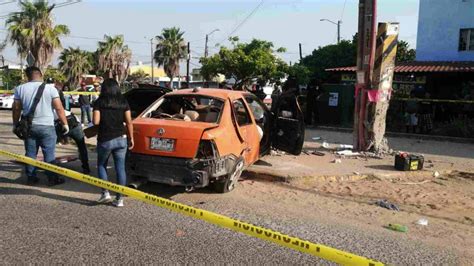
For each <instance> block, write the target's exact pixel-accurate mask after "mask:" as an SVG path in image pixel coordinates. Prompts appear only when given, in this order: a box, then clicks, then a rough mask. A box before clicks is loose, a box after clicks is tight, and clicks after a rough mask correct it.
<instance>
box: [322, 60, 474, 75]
mask: <svg viewBox="0 0 474 266" xmlns="http://www.w3.org/2000/svg"><path fill="white" fill-rule="evenodd" d="M326 71H335V72H355V71H356V67H355V66H353V67H337V68H328V69H326ZM395 72H397V73H406V72H474V61H457V62H441V61H412V62H403V63H399V64H397V65H396V66H395Z"/></svg>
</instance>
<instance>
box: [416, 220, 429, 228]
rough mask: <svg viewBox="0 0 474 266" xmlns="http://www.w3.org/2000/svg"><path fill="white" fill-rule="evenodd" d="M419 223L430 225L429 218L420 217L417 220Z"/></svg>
mask: <svg viewBox="0 0 474 266" xmlns="http://www.w3.org/2000/svg"><path fill="white" fill-rule="evenodd" d="M416 224H417V225H422V226H427V225H428V219H426V218H420V219H419V220H418V221H416Z"/></svg>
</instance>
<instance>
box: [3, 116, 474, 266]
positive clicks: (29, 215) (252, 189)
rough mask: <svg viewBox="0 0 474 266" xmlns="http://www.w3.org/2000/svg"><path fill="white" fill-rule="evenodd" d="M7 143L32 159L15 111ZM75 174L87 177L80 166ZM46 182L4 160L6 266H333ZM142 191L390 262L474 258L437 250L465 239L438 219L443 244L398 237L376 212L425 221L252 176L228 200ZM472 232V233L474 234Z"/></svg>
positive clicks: (421, 236) (416, 234)
mask: <svg viewBox="0 0 474 266" xmlns="http://www.w3.org/2000/svg"><path fill="white" fill-rule="evenodd" d="M0 135H1V136H2V137H1V138H0V149H4V150H8V151H12V152H17V153H20V154H22V153H23V152H24V151H23V147H22V144H21V142H20V141H19V140H17V139H16V138H15V136H14V135H13V134H12V133H11V125H10V111H6V110H2V111H0ZM90 152H91V157H92V158H95V155H94V151H93V150H91V151H90ZM59 154H75V146H72V145H66V146H61V147H59ZM94 163H95V160H92V164H94ZM67 167H70V168H72V169H75V170H79V169H80V167H79V164H78V163H77V162H73V163H69V164H68V165H67ZM95 173H96V171H95V167H94V170H93V175H94V174H95ZM41 177H43V176H41ZM44 180H45V178H42V183H41V184H40V185H38V186H34V187H33V186H26V185H25V184H24V183H25V178H24V177H23V176H22V167H21V166H20V165H18V164H17V163H14V162H12V161H11V160H9V159H8V158H4V157H2V158H0V235H1V236H2V237H1V238H0V250H2V252H1V253H0V264H26V263H40V264H48V263H58V264H60V263H68V264H76V263H94V264H95V263H120V264H124V263H140V264H144V263H166V264H188V263H196V264H205V263H206V264H209V263H213V264H222V263H232V264H323V263H325V262H324V261H322V260H319V259H317V258H314V257H312V256H309V255H305V254H301V253H298V252H296V251H292V250H290V249H287V248H283V247H279V246H277V245H275V244H271V243H267V242H265V241H263V240H259V239H255V238H251V237H248V236H246V235H243V234H240V233H235V232H232V231H229V230H227V229H222V228H219V227H217V226H214V225H210V224H207V223H205V222H202V221H198V220H193V219H191V218H188V217H184V216H181V215H179V214H175V213H171V212H169V211H167V210H164V209H160V208H158V207H155V206H151V205H147V204H145V203H142V202H140V201H137V200H134V199H130V198H126V200H125V207H124V208H121V209H119V208H114V207H112V206H109V205H97V204H96V203H95V200H97V199H98V197H99V189H98V188H94V187H92V186H89V185H86V184H82V183H79V182H77V181H74V180H69V179H68V180H67V183H65V184H63V185H60V186H56V187H52V188H49V187H46V186H45V185H44V183H45V182H44ZM141 189H142V190H144V191H146V192H149V193H153V194H156V195H158V196H162V197H166V198H170V199H172V200H175V201H177V202H182V203H185V204H189V205H192V206H195V207H199V208H203V209H206V210H210V211H214V212H217V213H220V214H223V215H227V216H230V217H233V218H237V219H240V220H243V221H247V222H250V223H254V224H256V225H260V226H263V227H267V228H270V229H274V230H278V231H280V232H283V233H287V234H290V235H293V236H297V237H300V238H304V239H308V240H310V241H312V242H316V243H321V244H324V245H328V246H331V247H334V248H339V249H342V250H345V251H348V252H353V253H356V254H358V255H362V256H366V257H370V258H373V259H377V260H380V261H382V262H384V263H390V264H401V265H408V264H458V263H460V262H461V263H466V261H467V258H466V256H470V255H469V254H467V255H466V254H461V253H460V252H458V251H456V250H454V249H453V248H452V247H450V246H445V247H443V246H442V245H435V244H432V243H434V241H431V240H432V239H433V238H449V237H455V238H457V237H459V239H458V241H463V239H462V238H461V236H462V235H463V233H462V232H457V233H453V232H451V233H449V232H450V231H449V230H450V228H451V227H450V225H448V223H447V222H446V220H443V219H438V218H432V219H431V218H430V223H432V226H433V227H443V226H445V227H446V230H445V231H444V234H445V235H439V236H435V235H433V234H431V233H429V230H430V227H427V228H426V229H424V228H422V229H419V228H415V226H412V225H410V230H411V231H410V233H408V234H403V233H398V232H393V231H389V230H386V229H385V228H383V227H382V226H381V224H380V223H381V221H380V219H376V218H374V219H373V220H372V219H370V217H373V216H372V215H373V214H374V213H375V214H377V215H380V216H383V217H389V219H393V220H396V219H397V217H400V216H402V215H405V216H409V217H410V218H413V219H415V217H418V215H415V214H413V213H404V212H400V213H395V212H392V211H389V210H385V209H382V208H379V207H377V206H373V205H367V204H364V203H359V202H357V201H356V200H354V201H353V200H347V199H344V198H340V197H337V196H334V195H326V194H323V193H318V192H314V191H306V190H301V189H294V188H291V187H288V186H285V185H282V184H279V183H270V182H264V181H257V180H253V179H245V176H244V179H243V180H242V181H241V182H240V184H239V186H238V188H237V189H236V190H235V191H233V192H231V193H228V194H215V193H213V192H212V191H211V190H207V189H203V190H198V191H195V192H192V193H185V192H184V190H183V189H180V188H173V187H169V186H164V185H157V184H148V185H145V186H142V187H141ZM345 209H352V210H360V213H361V214H360V216H359V217H357V216H353V217H349V216H347V215H346V214H345V211H344V210H345ZM369 214H370V215H369ZM430 226H431V224H430ZM463 226H464V225H463ZM412 228H413V229H412ZM463 228H465V230H466V231H467V230H471V231H470V232H472V228H471V229H468V228H470V226H467V225H466V226H464V227H463ZM463 230H464V229H463Z"/></svg>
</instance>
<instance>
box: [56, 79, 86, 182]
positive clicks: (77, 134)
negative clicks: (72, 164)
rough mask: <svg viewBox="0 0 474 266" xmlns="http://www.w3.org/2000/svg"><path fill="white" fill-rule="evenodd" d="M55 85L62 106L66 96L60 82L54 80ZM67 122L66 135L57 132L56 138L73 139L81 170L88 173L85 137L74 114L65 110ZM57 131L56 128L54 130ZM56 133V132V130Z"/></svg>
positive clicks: (65, 140) (64, 104)
mask: <svg viewBox="0 0 474 266" xmlns="http://www.w3.org/2000/svg"><path fill="white" fill-rule="evenodd" d="M55 87H56V89H57V90H58V93H59V99H60V100H61V103H62V104H63V106H66V98H65V97H64V93H63V90H62V89H63V84H62V83H61V82H56V83H55ZM65 113H66V118H67V123H68V125H69V133H68V134H66V135H62V134H61V135H60V134H58V140H59V141H61V140H62V141H64V142H65V143H67V142H68V141H67V138H68V137H70V138H72V139H73V140H74V142H75V143H76V145H77V149H78V151H79V159H80V160H81V163H82V172H83V173H84V174H89V173H90V172H91V170H90V167H89V156H88V152H87V146H86V139H85V138H84V132H82V127H81V126H80V124H79V122H78V121H77V119H76V116H75V115H74V114H72V113H71V112H70V111H68V110H65ZM58 123H59V121H55V124H58ZM56 131H58V130H56ZM57 133H58V132H57Z"/></svg>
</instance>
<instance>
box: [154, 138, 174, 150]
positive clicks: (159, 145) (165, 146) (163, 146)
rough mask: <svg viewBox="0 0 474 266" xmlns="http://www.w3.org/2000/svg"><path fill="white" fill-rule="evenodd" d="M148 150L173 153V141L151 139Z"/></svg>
mask: <svg viewBox="0 0 474 266" xmlns="http://www.w3.org/2000/svg"><path fill="white" fill-rule="evenodd" d="M150 149H152V150H160V151H173V150H174V139H164V138H151V139H150Z"/></svg>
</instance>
